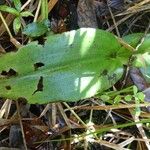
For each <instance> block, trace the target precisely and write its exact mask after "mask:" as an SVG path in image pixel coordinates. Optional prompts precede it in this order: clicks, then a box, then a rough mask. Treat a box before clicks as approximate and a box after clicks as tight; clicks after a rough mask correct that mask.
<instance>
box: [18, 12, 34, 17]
mask: <svg viewBox="0 0 150 150" xmlns="http://www.w3.org/2000/svg"><path fill="white" fill-rule="evenodd" d="M20 15H21V16H22V17H29V16H32V17H33V16H34V15H33V14H32V13H31V12H29V11H23V12H21V13H20Z"/></svg>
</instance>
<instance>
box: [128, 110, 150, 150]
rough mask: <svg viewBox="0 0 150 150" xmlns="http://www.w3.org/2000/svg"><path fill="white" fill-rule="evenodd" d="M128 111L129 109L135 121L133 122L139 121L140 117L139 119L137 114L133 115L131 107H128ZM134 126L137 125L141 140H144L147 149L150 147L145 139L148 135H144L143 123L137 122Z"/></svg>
mask: <svg viewBox="0 0 150 150" xmlns="http://www.w3.org/2000/svg"><path fill="white" fill-rule="evenodd" d="M129 111H130V114H131V116H132V117H133V119H134V121H135V122H139V121H140V119H139V114H135V115H134V114H133V113H132V112H133V110H132V109H129ZM136 126H137V128H138V130H139V132H140V134H141V137H142V138H143V140H145V141H144V142H145V145H146V147H147V149H148V150H149V149H150V144H149V142H148V141H147V139H148V137H147V136H146V133H145V131H144V129H143V124H142V123H138V124H136Z"/></svg>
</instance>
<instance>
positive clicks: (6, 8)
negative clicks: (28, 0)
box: [0, 5, 20, 16]
mask: <svg viewBox="0 0 150 150" xmlns="http://www.w3.org/2000/svg"><path fill="white" fill-rule="evenodd" d="M0 11H5V12H8V13H11V14H13V15H16V16H19V15H20V14H19V12H18V11H17V10H16V9H14V8H11V7H8V6H6V5H1V6H0Z"/></svg>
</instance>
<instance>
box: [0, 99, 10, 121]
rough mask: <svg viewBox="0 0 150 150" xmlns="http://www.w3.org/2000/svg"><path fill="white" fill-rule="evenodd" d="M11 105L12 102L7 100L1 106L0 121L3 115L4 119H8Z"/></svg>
mask: <svg viewBox="0 0 150 150" xmlns="http://www.w3.org/2000/svg"><path fill="white" fill-rule="evenodd" d="M11 103H12V101H11V100H9V99H7V100H6V101H5V102H4V104H3V106H2V107H1V109H0V119H1V118H3V116H4V115H5V118H7V117H8V115H9V111H10V107H11Z"/></svg>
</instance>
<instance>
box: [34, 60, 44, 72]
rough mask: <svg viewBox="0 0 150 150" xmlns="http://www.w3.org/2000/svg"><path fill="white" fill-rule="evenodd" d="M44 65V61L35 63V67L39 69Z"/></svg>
mask: <svg viewBox="0 0 150 150" xmlns="http://www.w3.org/2000/svg"><path fill="white" fill-rule="evenodd" d="M43 66H44V64H43V63H42V62H38V63H35V64H34V69H35V70H37V69H38V68H40V67H43Z"/></svg>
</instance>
